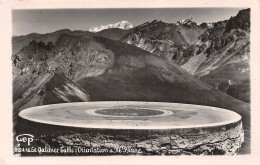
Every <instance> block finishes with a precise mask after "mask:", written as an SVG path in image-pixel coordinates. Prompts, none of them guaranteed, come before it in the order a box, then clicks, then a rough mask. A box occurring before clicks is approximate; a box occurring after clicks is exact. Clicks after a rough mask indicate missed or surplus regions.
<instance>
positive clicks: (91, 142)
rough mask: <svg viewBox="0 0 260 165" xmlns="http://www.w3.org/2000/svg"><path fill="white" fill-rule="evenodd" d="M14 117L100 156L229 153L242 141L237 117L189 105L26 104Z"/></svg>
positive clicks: (63, 143) (58, 140)
mask: <svg viewBox="0 0 260 165" xmlns="http://www.w3.org/2000/svg"><path fill="white" fill-rule="evenodd" d="M19 117H20V118H21V119H23V120H25V121H29V122H31V124H30V126H32V127H33V125H34V124H37V126H36V127H37V130H38V133H39V134H41V135H40V136H39V138H41V137H46V136H48V135H46V134H48V131H50V130H55V132H59V133H58V135H56V136H53V135H52V137H54V139H52V141H55V142H56V143H57V144H59V146H63V147H64V146H71V147H73V148H74V149H75V148H76V149H75V150H76V151H77V152H76V153H77V154H79V155H81V154H83V155H84V154H86V153H91V151H93V148H95V149H96V151H100V152H99V153H98V152H97V153H96V154H101V155H103V154H119V155H120V154H131V155H136V154H137V155H145V154H169V155H183V154H184V155H193V154H196V155H199V154H230V155H233V154H235V153H237V152H238V149H239V148H240V147H241V143H242V142H243V140H244V139H243V138H244V133H243V128H242V122H241V116H240V115H238V114H237V113H235V112H232V111H229V110H226V109H220V108H215V107H209V106H201V105H192V104H177V103H161V102H132V101H127V102H124V101H120V102H110V101H108V102H84V103H66V104H54V105H45V106H39V107H33V108H28V109H25V110H23V111H21V112H20V113H19ZM39 125H42V126H43V127H44V125H45V127H46V125H47V128H48V129H47V130H48V131H45V132H44V131H43V132H42V133H41V131H39V130H44V129H41V128H39ZM65 128H66V129H65ZM32 129H33V128H32ZM65 130H70V132H71V130H72V131H73V133H67V132H66V131H65ZM43 134H44V135H43ZM86 149H88V151H89V152H87V151H86ZM101 149H102V152H101ZM106 151H108V152H106ZM109 151H110V152H109ZM92 153H93V154H95V152H92Z"/></svg>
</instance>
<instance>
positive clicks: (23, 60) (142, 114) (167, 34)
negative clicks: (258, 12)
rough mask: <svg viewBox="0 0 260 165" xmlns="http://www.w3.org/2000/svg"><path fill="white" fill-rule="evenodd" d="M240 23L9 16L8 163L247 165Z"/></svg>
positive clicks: (86, 14)
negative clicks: (209, 163)
mask: <svg viewBox="0 0 260 165" xmlns="http://www.w3.org/2000/svg"><path fill="white" fill-rule="evenodd" d="M21 3H22V1H21ZM252 13H255V10H254V8H252V7H250V6H232V5H231V6H223V7H219V6H216V7H214V6H209V7H207V6H205V7H203V6H196V5H194V6H192V7H190V6H189V7H185V6H183V7H174V5H171V6H169V7H145V6H140V7H132V6H129V7H124V8H122V7H106V8H102V7H94V8H93V7H89V8H88V7H85V6H82V7H81V8H75V7H66V8H46V7H41V6H37V8H26V7H24V8H11V10H10V16H11V19H10V21H11V22H10V27H11V30H10V31H11V36H10V37H9V40H10V49H11V54H10V55H9V60H10V62H9V64H10V68H11V69H10V70H11V73H10V74H9V73H8V74H9V76H10V78H11V81H10V84H9V85H10V87H11V90H10V95H11V96H12V98H11V105H10V107H11V109H10V112H9V113H11V115H10V116H11V118H9V121H10V123H9V124H10V127H11V134H12V135H11V137H9V138H11V139H10V141H11V143H12V146H11V148H9V149H11V150H12V153H11V155H12V157H15V158H21V159H27V158H52V159H55V158H64V160H65V158H89V157H90V158H95V159H98V158H113V157H114V158H115V157H118V158H120V157H124V158H128V157H129V158H130V157H131V159H135V158H138V157H144V158H148V159H149V157H150V158H154V157H156V158H164V157H166V158H168V159H171V158H178V157H180V158H181V157H186V156H189V157H191V156H192V157H193V156H195V157H198V156H203V157H208V156H218V158H224V157H219V156H225V157H226V156H228V157H229V156H232V157H237V156H238V157H239V156H242V157H247V156H250V155H251V154H252V153H253V150H252V149H253V148H254V147H256V146H255V145H253V143H254V136H253V134H252V132H253V131H251V130H252V129H254V128H255V125H253V124H252V117H254V113H252V107H253V109H255V104H256V103H255V99H254V97H252V94H255V92H256V90H255V88H254V87H255V86H254V85H253V86H252V81H255V80H256V79H255V77H254V76H253V77H252V73H254V65H252V64H254V62H256V61H252V58H253V59H254V57H252V56H256V55H257V54H256V53H255V50H254V49H252V44H253V45H254V43H255V40H254V38H255V37H256V36H254V35H252V32H253V34H255V31H254V27H252V26H253V24H252V22H254V21H253V18H255V16H253V14H252ZM252 52H253V53H252ZM2 87H3V86H2ZM2 117H3V116H2ZM1 125H2V126H3V124H1ZM1 136H2V135H1ZM60 160H62V159H60ZM129 160H130V159H129ZM46 163H47V162H46ZM129 163H130V162H129ZM0 164H1V162H0ZM4 164H5V163H4Z"/></svg>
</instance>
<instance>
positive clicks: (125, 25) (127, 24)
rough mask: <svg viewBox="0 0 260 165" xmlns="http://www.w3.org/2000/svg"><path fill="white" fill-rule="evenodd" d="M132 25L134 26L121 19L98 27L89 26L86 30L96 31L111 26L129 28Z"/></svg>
mask: <svg viewBox="0 0 260 165" xmlns="http://www.w3.org/2000/svg"><path fill="white" fill-rule="evenodd" d="M133 27H134V26H133V25H132V24H131V23H130V22H128V21H125V20H122V21H120V22H117V23H115V24H109V25H101V26H100V27H93V28H90V29H89V30H88V31H90V32H95V33H96V32H99V31H102V30H105V29H111V28H119V29H131V28H133Z"/></svg>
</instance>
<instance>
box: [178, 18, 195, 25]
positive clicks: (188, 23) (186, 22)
mask: <svg viewBox="0 0 260 165" xmlns="http://www.w3.org/2000/svg"><path fill="white" fill-rule="evenodd" d="M191 23H194V22H193V21H191V20H190V19H184V20H181V21H178V22H177V23H176V25H180V24H186V25H190V24H191Z"/></svg>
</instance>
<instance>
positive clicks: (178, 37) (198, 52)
mask: <svg viewBox="0 0 260 165" xmlns="http://www.w3.org/2000/svg"><path fill="white" fill-rule="evenodd" d="M249 38H250V10H249V9H245V10H241V11H240V12H239V13H238V14H237V15H236V16H235V17H231V18H230V19H229V20H225V21H219V22H215V23H212V24H208V23H201V24H197V23H195V22H192V21H190V20H183V21H178V22H177V24H167V23H164V22H162V21H157V20H155V21H152V22H148V23H144V24H142V25H139V26H137V27H135V28H134V29H133V31H132V32H131V33H128V34H126V35H125V36H124V37H122V38H121V41H123V42H126V43H128V44H132V45H135V46H137V47H139V48H142V49H144V50H147V51H149V52H151V53H153V54H156V55H158V56H163V57H164V58H165V59H167V60H170V61H174V62H175V63H176V64H178V65H179V66H181V67H182V68H183V69H185V70H186V71H187V72H189V73H190V74H192V75H194V76H195V77H197V78H200V79H201V80H203V81H204V82H207V83H209V84H210V85H212V86H214V87H216V88H217V89H219V90H221V91H224V92H227V93H228V94H230V95H231V96H233V97H236V98H239V99H241V100H243V101H246V102H249V101H250V96H249V95H250V89H249V70H250V67H249V59H250V57H249V53H250V51H249V50H250V49H249V47H250V41H249ZM224 68H225V69H224ZM228 70H231V71H228ZM231 72H232V73H231ZM213 75H214V76H213ZM229 82H233V83H229ZM241 86H243V87H244V88H246V90H245V91H241V90H239V88H240V87H241ZM231 91H232V92H231ZM234 91H236V92H234Z"/></svg>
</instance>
